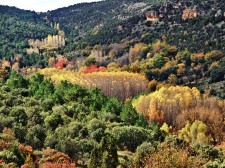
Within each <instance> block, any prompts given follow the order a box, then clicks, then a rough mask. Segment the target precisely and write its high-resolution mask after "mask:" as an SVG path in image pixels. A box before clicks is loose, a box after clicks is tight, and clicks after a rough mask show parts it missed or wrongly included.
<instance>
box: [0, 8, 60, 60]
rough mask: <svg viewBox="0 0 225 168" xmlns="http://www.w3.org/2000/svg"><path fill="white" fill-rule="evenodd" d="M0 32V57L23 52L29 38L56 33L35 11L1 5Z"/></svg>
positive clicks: (38, 37) (8, 56)
mask: <svg viewBox="0 0 225 168" xmlns="http://www.w3.org/2000/svg"><path fill="white" fill-rule="evenodd" d="M0 32H1V33H0V59H2V58H6V59H9V58H10V57H11V56H14V55H15V54H24V53H25V52H26V48H28V47H29V46H28V40H29V39H32V38H35V39H40V38H43V37H46V36H47V35H48V34H55V33H56V31H55V30H54V29H53V28H51V26H50V24H48V23H47V22H46V21H45V20H44V19H43V18H42V17H41V16H40V15H38V14H37V13H35V12H32V11H26V10H20V9H18V8H15V7H8V6H1V5H0Z"/></svg>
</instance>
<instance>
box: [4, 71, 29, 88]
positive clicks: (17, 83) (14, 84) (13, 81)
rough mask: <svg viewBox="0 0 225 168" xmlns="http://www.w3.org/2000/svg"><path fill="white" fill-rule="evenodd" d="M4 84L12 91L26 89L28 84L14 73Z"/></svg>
mask: <svg viewBox="0 0 225 168" xmlns="http://www.w3.org/2000/svg"><path fill="white" fill-rule="evenodd" d="M6 84H7V86H8V87H9V88H10V89H11V90H12V89H16V88H27V85H28V82H27V80H26V79H24V78H23V77H22V76H21V75H18V74H17V73H16V71H12V72H11V73H10V76H9V79H8V80H7V82H6Z"/></svg>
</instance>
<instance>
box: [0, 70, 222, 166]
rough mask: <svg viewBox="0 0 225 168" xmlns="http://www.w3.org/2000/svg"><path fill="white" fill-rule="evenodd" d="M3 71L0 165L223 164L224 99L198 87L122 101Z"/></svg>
mask: <svg viewBox="0 0 225 168" xmlns="http://www.w3.org/2000/svg"><path fill="white" fill-rule="evenodd" d="M1 74H2V78H1V85H0V86H1V97H0V105H1V107H0V118H1V119H0V126H1V127H0V129H1V130H2V132H1V134H0V149H1V151H0V158H1V161H0V164H1V165H2V166H3V167H19V166H21V167H23V168H25V167H37V166H39V167H43V168H45V167H46V168H47V167H62V166H66V167H71V168H72V167H90V168H92V167H112V168H114V167H117V166H120V167H152V166H153V167H157V165H158V166H159V165H166V166H168V167H170V166H171V165H172V166H173V167H177V168H178V167H203V166H206V167H209V168H210V167H219V166H223V164H224V160H223V158H224V155H223V151H222V149H225V147H224V146H223V144H224V143H223V133H224V132H223V131H222V130H224V115H225V114H224V111H223V110H224V106H225V102H224V101H222V100H219V99H218V98H215V97H208V96H206V95H204V94H201V93H200V92H199V91H198V90H197V89H196V88H192V89H191V88H188V87H182V86H170V87H162V88H161V89H159V90H158V91H156V92H153V93H151V94H149V95H148V94H147V95H142V96H140V97H137V98H134V99H133V100H132V99H126V101H120V100H118V99H117V98H116V97H112V96H105V95H104V94H103V92H102V91H101V90H100V89H97V88H93V89H85V88H84V87H82V86H79V85H76V84H71V83H68V82H67V81H65V80H62V81H61V82H60V83H58V84H57V85H55V84H54V83H53V81H51V80H50V79H45V78H44V76H43V75H41V74H40V73H39V72H38V73H36V74H35V75H33V76H32V77H31V78H30V79H29V80H27V79H25V78H23V77H22V76H20V75H18V74H17V73H16V72H15V71H11V72H4V73H3V72H2V73H1ZM134 87H136V86H134ZM163 101H164V102H163ZM171 109H172V111H171ZM190 114H191V115H190ZM219 144H221V145H219ZM215 145H216V146H215ZM172 158H173V159H172ZM159 167H160V166H159Z"/></svg>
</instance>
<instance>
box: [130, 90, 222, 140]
mask: <svg viewBox="0 0 225 168" xmlns="http://www.w3.org/2000/svg"><path fill="white" fill-rule="evenodd" d="M133 106H134V107H135V108H136V110H137V112H138V113H140V114H143V115H144V116H145V118H146V119H148V121H155V122H157V123H159V124H162V123H163V122H166V123H167V124H168V125H171V126H173V128H175V129H181V128H183V127H184V126H185V124H186V122H187V121H190V122H191V123H193V122H194V121H195V120H200V121H202V122H203V123H204V124H206V125H207V134H208V135H210V136H211V138H212V141H213V142H214V143H216V142H220V141H222V139H223V135H222V132H221V131H222V130H224V109H225V102H224V101H221V100H219V99H217V98H214V97H208V96H206V95H202V94H200V92H199V91H198V90H197V89H196V88H192V89H191V88H189V87H181V86H170V87H168V88H165V87H163V88H161V89H159V90H158V91H156V92H154V93H151V94H149V95H143V96H140V97H139V98H138V99H136V100H135V101H134V102H133Z"/></svg>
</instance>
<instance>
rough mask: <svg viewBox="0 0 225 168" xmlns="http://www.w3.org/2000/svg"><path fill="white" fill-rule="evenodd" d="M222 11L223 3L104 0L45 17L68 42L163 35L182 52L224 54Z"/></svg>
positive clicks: (218, 0)
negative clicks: (57, 26) (56, 24)
mask: <svg viewBox="0 0 225 168" xmlns="http://www.w3.org/2000/svg"><path fill="white" fill-rule="evenodd" d="M224 8H225V4H224V2H223V0H207V1H204V2H200V1H194V0H188V1H182V0H173V1H168V2H166V1H158V2H157V4H156V3H155V2H154V1H149V0H144V1H141V2H140V1H135V0H126V1H117V0H115V1H110V0H108V1H103V2H97V3H90V4H80V5H74V6H70V7H68V8H62V9H58V10H55V11H50V12H48V13H47V17H48V19H49V21H51V22H59V23H60V24H61V25H62V27H63V28H64V29H65V32H66V34H67V37H68V42H71V41H72V42H78V41H84V42H87V43H88V44H91V45H95V44H110V43H113V42H120V41H121V40H125V41H130V40H135V41H140V40H143V41H145V42H152V41H154V40H155V39H159V38H161V37H162V36H163V35H165V36H166V37H168V40H169V43H170V44H171V45H177V46H179V47H180V48H182V49H184V48H188V49H190V50H191V51H196V50H198V51H199V50H201V51H209V50H212V49H218V50H223V51H224V50H225V48H224V45H223V44H224V39H225V37H224V34H225V32H224V31H225V29H224V26H225V23H224V17H225V16H224ZM149 11H150V12H152V14H153V15H154V16H153V17H156V20H151V18H150V17H151V15H150V17H149V18H146V16H147V14H148V12H149ZM191 12H192V13H191ZM185 15H186V16H185ZM189 15H190V16H189ZM191 15H193V16H191ZM68 16H70V17H68ZM144 34H145V35H146V36H144V37H145V38H143V39H141V37H143V35H144Z"/></svg>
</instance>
